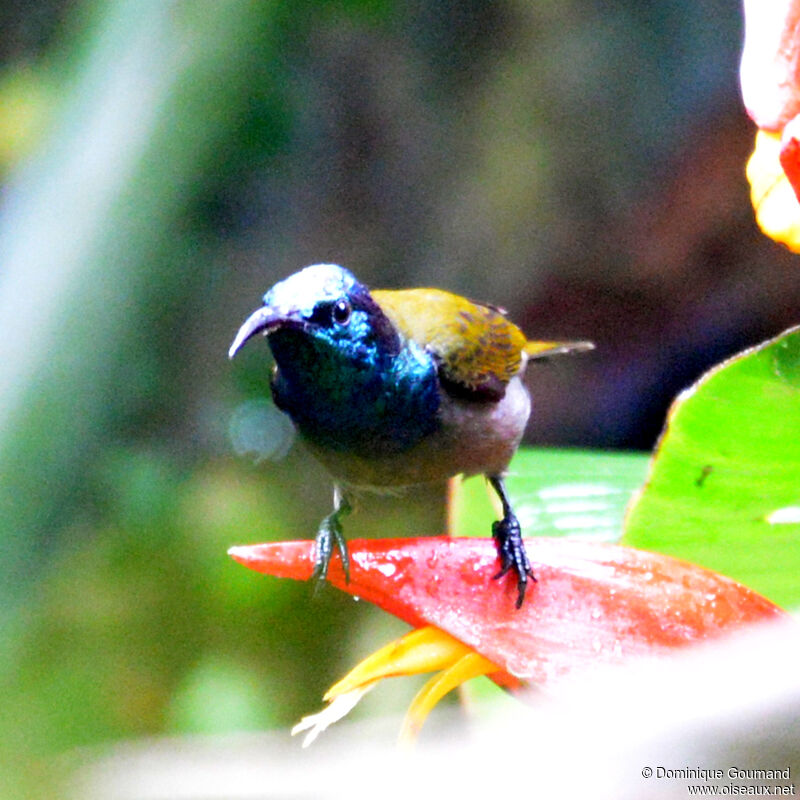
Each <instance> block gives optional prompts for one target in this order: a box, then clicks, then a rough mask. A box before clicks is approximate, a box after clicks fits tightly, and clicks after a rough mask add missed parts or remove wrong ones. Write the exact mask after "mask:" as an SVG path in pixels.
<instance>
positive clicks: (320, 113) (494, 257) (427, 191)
mask: <svg viewBox="0 0 800 800" xmlns="http://www.w3.org/2000/svg"><path fill="white" fill-rule="evenodd" d="M741 27H742V21H741V14H740V8H739V4H738V3H736V2H733V0H709V2H706V3H702V4H698V3H694V2H692V1H691V0H668V1H667V2H661V3H658V4H652V5H648V4H641V3H640V2H638V1H637V0H623V1H622V2H618V3H615V4H613V5H608V4H603V3H596V2H592V0H571V1H570V2H561V3H553V2H540V3H526V2H521V1H519V0H507V1H506V2H500V3H493V4H488V3H480V2H474V0H472V1H468V2H462V3H458V4H456V3H453V4H450V3H439V2H434V1H432V0H427V1H423V0H412V2H406V3H395V2H388V0H387V2H380V0H365V1H364V2H358V1H357V0H353V2H343V3H333V2H311V1H310V0H306V1H305V2H295V3H277V2H269V1H268V0H262V1H261V2H248V0H214V1H213V2H212V0H174V1H173V2H165V0H81V1H77V0H71V1H69V0H11V1H9V0H5V2H2V3H0V556H2V557H1V558H0V598H1V599H2V606H0V608H2V611H0V664H1V665H2V668H1V669H0V704H2V706H3V707H4V708H5V709H6V710H9V709H13V711H14V713H4V714H2V715H0V739H2V742H3V749H4V753H3V759H4V760H6V763H8V764H14V765H16V766H15V768H14V769H7V770H3V769H0V774H2V776H3V780H5V781H8V782H9V785H10V784H13V783H14V782H15V781H16V780H17V778H19V775H20V774H22V772H24V773H25V774H27V775H33V776H35V777H34V779H35V780H36V781H40V780H44V777H43V776H46V775H47V766H46V764H47V762H46V760H44V761H42V760H40V759H41V758H42V757H44V756H46V755H47V754H50V753H62V752H69V751H71V750H72V749H73V748H75V747H78V746H83V745H96V744H102V743H107V742H112V741H117V740H121V739H127V738H131V737H139V736H144V735H151V734H161V733H170V734H183V733H197V732H203V733H219V732H229V731H237V730H262V729H266V728H272V727H278V728H281V729H283V728H286V727H288V726H289V725H290V724H291V723H292V722H294V721H295V720H296V719H297V718H298V717H299V716H300V715H301V714H302V713H305V712H308V711H311V710H314V709H315V708H316V706H317V705H318V701H319V697H320V696H321V694H322V692H323V691H324V689H325V688H326V687H327V685H328V684H329V683H331V682H332V681H333V680H335V679H336V678H338V677H339V676H340V674H341V673H342V672H343V671H344V670H345V669H347V668H348V667H349V666H350V665H351V664H352V663H353V662H354V661H355V660H356V659H357V658H359V657H361V656H363V655H365V654H366V653H367V652H369V651H370V650H371V649H374V647H375V646H376V645H379V644H383V643H384V642H385V641H386V640H387V639H388V638H389V637H390V636H391V635H393V634H394V633H396V632H398V631H400V630H402V626H400V625H399V624H397V625H395V624H394V623H393V622H392V621H391V620H388V619H386V618H385V617H384V616H383V615H381V614H380V612H375V611H374V610H372V609H369V608H367V607H365V606H364V604H356V603H354V602H353V601H352V600H350V599H348V598H345V597H340V596H337V595H336V593H335V592H334V591H333V590H330V591H324V592H322V593H321V594H320V595H319V596H318V597H317V598H316V599H313V600H312V597H311V593H310V590H309V587H307V586H304V585H296V584H291V583H288V582H286V583H279V582H277V581H272V580H269V579H265V578H263V577H259V576H257V575H255V574H253V573H250V572H248V571H246V570H244V569H242V568H241V567H238V566H237V565H235V564H233V563H232V562H231V561H230V560H229V559H228V558H227V557H226V555H225V551H226V549H227V547H228V546H230V545H232V544H236V543H243V542H253V541H259V540H269V539H280V538H287V539H289V538H305V537H310V536H311V535H312V534H313V532H314V530H315V526H316V525H317V523H318V521H319V519H320V518H321V516H322V515H323V514H324V513H327V510H328V509H329V505H330V485H329V481H328V479H327V478H326V477H325V475H324V474H323V472H322V471H321V470H320V468H319V467H317V466H316V465H315V464H314V463H313V462H312V461H311V460H310V459H309V458H308V457H307V456H306V454H305V453H304V452H303V451H302V449H301V448H300V447H296V446H294V447H290V441H289V439H288V438H287V437H288V436H289V433H288V432H287V429H286V427H285V425H283V423H282V418H280V417H277V416H276V415H275V413H274V410H273V409H272V408H271V407H270V406H269V405H265V404H263V403H262V402H260V401H261V400H263V398H265V397H268V376H269V361H268V355H267V350H266V348H265V347H253V348H247V349H246V350H245V351H244V353H243V355H242V356H241V360H239V359H237V362H236V363H235V364H230V363H229V362H228V360H227V358H226V351H227V347H228V345H229V344H230V341H231V339H232V337H233V335H234V333H235V332H236V330H237V328H238V326H239V324H240V323H241V322H242V321H243V319H244V318H245V316H246V315H247V314H248V313H249V312H250V311H252V310H253V309H254V308H255V307H256V306H257V305H258V304H259V299H260V296H261V294H262V293H263V292H264V291H265V290H266V289H267V288H268V287H269V286H270V285H271V284H272V283H274V282H275V281H276V280H278V279H280V278H282V277H284V276H285V275H287V274H289V273H290V272H293V271H295V270H296V269H298V268H299V267H301V266H304V265H306V264H309V263H313V262H319V261H336V262H339V263H343V264H345V265H346V266H349V267H350V268H351V269H352V270H353V271H354V272H356V274H357V275H358V276H359V277H360V278H362V279H363V280H364V281H365V282H367V283H368V284H370V285H373V286H386V287H394V286H404V285H420V284H427V285H436V286H442V287H445V288H448V289H450V290H453V291H456V292H459V293H463V294H466V295H469V296H472V297H476V298H481V299H487V300H491V301H492V302H495V303H498V304H501V305H504V306H506V307H507V308H508V309H509V310H510V312H511V314H512V317H513V318H514V319H515V320H517V321H519V322H520V323H521V324H522V326H523V327H524V328H525V330H526V331H527V332H528V333H529V334H531V335H534V336H537V337H542V338H548V337H579V338H590V339H593V340H594V341H595V342H596V343H597V345H598V349H597V351H596V353H594V354H592V355H591V356H584V357H581V358H576V359H574V360H570V361H569V362H568V363H562V364H554V365H552V366H545V367H541V368H539V369H537V370H536V372H535V373H534V375H532V378H531V381H532V386H533V389H534V415H533V418H532V421H531V425H530V428H529V432H528V440H529V441H530V442H532V443H538V444H562V445H564V444H569V445H582V446H592V447H602V448H639V449H641V448H645V449H646V448H649V447H650V446H651V445H652V443H653V441H654V439H655V437H656V435H657V433H658V431H659V429H660V426H661V423H662V421H663V418H664V413H665V410H666V408H667V405H668V403H669V401H670V400H671V398H672V397H673V396H674V395H675V394H676V393H677V392H678V391H679V390H680V389H682V388H683V387H685V386H686V385H687V384H688V383H689V382H691V381H692V380H693V379H694V378H696V377H697V376H698V375H699V374H701V372H702V371H703V370H704V369H705V368H706V367H708V366H709V365H711V364H712V363H715V362H716V361H718V360H719V359H720V358H722V357H724V356H727V355H730V354H732V353H733V352H735V351H737V350H738V349H740V348H741V347H742V346H745V345H749V344H754V343H755V342H757V341H759V340H761V339H762V338H765V337H766V336H768V335H773V334H775V333H777V332H778V331H780V330H781V329H782V328H784V327H786V326H788V325H789V324H792V323H794V322H796V321H797V319H796V308H797V304H798V301H799V300H800V271H799V270H798V269H797V265H796V263H795V259H794V257H792V256H791V255H790V254H788V253H787V252H786V251H784V250H783V249H782V248H780V247H779V246H777V245H775V244H773V243H771V242H770V241H769V240H767V239H766V238H765V237H763V236H761V235H760V234H759V232H758V231H757V229H756V227H755V224H754V222H753V220H752V211H751V208H750V205H749V200H748V194H747V187H746V184H745V180H744V163H745V159H746V157H747V154H748V152H749V150H750V147H751V142H752V136H753V133H754V129H753V126H752V125H751V123H749V121H748V120H747V118H746V117H745V115H744V112H743V110H742V108H741V104H740V100H739V96H738V78H737V68H738V57H739V49H740V43H741V37H742V30H741ZM245 451H249V452H245ZM287 451H288V452H287ZM443 519H444V508H443V505H442V498H441V494H440V493H439V492H438V491H437V490H434V489H432V490H430V491H427V492H421V493H417V494H415V495H414V497H413V498H410V499H406V500H402V501H398V500H375V501H374V502H370V503H369V504H368V505H367V506H365V508H364V509H363V510H362V511H361V513H359V514H357V515H355V516H354V517H352V518H351V519H348V533H349V534H350V535H351V536H357V535H368V534H369V535H372V534H373V533H375V532H376V531H379V532H380V533H381V534H382V535H399V534H402V533H417V534H426V533H437V532H440V530H441V527H442V524H443ZM409 696H410V693H407V692H403V693H402V699H397V700H395V698H393V697H392V696H391V692H383V700H382V701H380V702H383V703H384V704H386V707H390V708H395V707H398V708H399V707H401V706H402V705H403V703H404V702H405V700H406V699H407V698H408V697H409ZM376 702H378V701H376ZM394 703H396V705H393V704H394ZM376 707H377V706H375V705H373V706H372V708H373V709H374V708H376ZM365 713H368V712H365ZM19 765H25V766H24V769H23V768H21V767H20V766H19ZM21 780H24V779H21ZM1 788H2V786H0V789H1Z"/></svg>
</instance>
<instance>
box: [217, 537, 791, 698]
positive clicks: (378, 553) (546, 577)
mask: <svg viewBox="0 0 800 800" xmlns="http://www.w3.org/2000/svg"><path fill="white" fill-rule="evenodd" d="M526 546H527V548H528V552H529V554H530V556H531V559H532V562H533V569H534V572H535V574H536V577H537V579H538V580H537V583H535V584H534V585H533V586H532V587H531V588H530V589H529V592H528V595H527V596H526V600H525V603H524V604H523V606H522V608H521V609H519V610H517V609H516V608H515V607H514V599H515V596H516V595H515V589H514V586H513V585H512V583H513V582H507V581H505V580H499V581H495V580H493V579H492V576H493V575H494V574H495V573H496V572H497V570H498V561H497V554H496V550H495V546H494V543H493V542H492V540H491V539H475V538H465V539H457V538H451V537H445V536H441V537H426V538H419V539H399V540H395V539H377V540H359V541H353V542H351V543H350V546H349V549H350V559H351V571H350V581H349V582H345V577H344V574H343V572H342V569H341V563H340V562H339V560H338V559H337V560H335V561H334V562H333V563H332V564H331V570H330V572H329V576H328V578H329V580H330V582H331V583H333V584H334V585H335V586H337V587H338V588H340V589H342V590H344V591H346V592H349V593H350V594H353V595H356V596H359V597H361V598H363V599H365V600H369V601H371V602H373V603H375V604H377V605H379V606H381V607H382V608H384V609H385V610H386V611H389V612H390V613H392V614H394V615H396V616H397V617H400V618H401V619H403V620H405V621H406V622H408V623H409V624H411V625H412V626H414V627H415V628H419V627H423V626H425V625H433V626H435V627H437V628H439V629H441V630H443V631H445V632H447V633H448V634H450V635H451V636H453V637H454V638H455V639H458V640H459V641H461V642H463V643H464V644H466V645H468V646H469V647H471V648H472V649H474V650H475V651H477V652H478V653H480V654H481V655H482V656H484V657H485V658H487V659H488V660H489V661H491V662H493V663H495V664H497V665H498V666H501V667H502V668H503V669H504V670H505V671H506V673H495V674H493V675H492V677H493V678H494V679H496V680H497V681H498V682H499V683H501V684H508V683H510V684H512V685H513V684H514V683H515V681H514V680H513V678H512V676H516V677H518V678H523V679H526V680H531V681H534V682H537V683H543V682H547V681H549V680H552V679H554V678H557V677H560V676H561V675H564V674H566V673H567V672H569V671H571V670H573V669H575V668H578V667H582V666H587V665H590V664H598V663H609V662H612V663H613V662H619V661H621V660H623V659H625V658H628V657H630V656H641V655H656V654H659V653H662V652H665V651H668V650H670V649H672V648H674V647H679V646H681V645H685V644H689V643H692V642H697V641H701V640H705V639H709V638H713V637H716V636H719V635H721V634H723V633H724V632H726V631H728V630H730V629H733V628H736V627H738V626H741V625H745V624H748V623H753V622H757V621H761V620H767V619H773V618H776V617H778V616H781V615H782V614H783V612H782V611H781V610H780V609H779V608H778V607H777V606H775V605H774V604H773V603H771V602H769V601H768V600H766V599H765V598H764V597H762V596H760V595H758V594H756V593H755V592H753V591H752V590H750V589H748V588H746V587H744V586H742V585H740V584H738V583H736V582H735V581H732V580H730V579H729V578H726V577H724V576H721V575H718V574H716V573H713V572H710V571H708V570H706V569H703V568H701V567H698V566H696V565H693V564H688V563H685V562H682V561H678V560H676V559H674V558H670V557H668V556H663V555H660V554H656V553H649V552H645V551H641V550H634V549H632V548H627V547H620V546H616V545H609V544H596V543H588V542H579V541H574V540H565V539H552V538H540V539H528V540H527V541H526ZM230 554H231V556H232V557H233V558H235V559H236V560H237V561H239V562H240V563H242V564H244V565H245V566H247V567H250V568H251V569H254V570H257V571H259V572H265V573H268V574H271V575H275V576H278V577H287V578H295V579H298V580H307V579H308V578H310V577H311V571H312V567H313V555H314V544H313V543H312V542H310V541H299V542H279V543H270V544H259V545H251V546H243V547H234V548H231V550H230Z"/></svg>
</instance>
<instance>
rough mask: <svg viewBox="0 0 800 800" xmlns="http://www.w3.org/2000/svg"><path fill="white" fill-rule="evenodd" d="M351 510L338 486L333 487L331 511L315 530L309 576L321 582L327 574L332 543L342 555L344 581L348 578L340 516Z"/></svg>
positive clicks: (348, 568)
mask: <svg viewBox="0 0 800 800" xmlns="http://www.w3.org/2000/svg"><path fill="white" fill-rule="evenodd" d="M350 511H352V507H351V505H350V502H349V500H348V499H347V497H346V495H345V494H344V492H343V491H342V489H341V487H340V486H337V485H334V487H333V513H332V514H328V516H327V517H325V519H323V520H322V522H321V523H320V525H319V530H318V531H317V538H316V541H315V544H316V553H315V555H314V571H313V572H312V573H311V577H312V578H315V579H316V580H317V581H318V582H319V583H322V582H323V581H324V580H325V578H326V577H327V575H328V566H329V565H330V563H331V556H332V555H333V548H334V545H335V546H336V547H338V548H339V554H340V555H341V557H342V569H343V570H344V579H345V581H349V580H350V558H349V556H348V555H347V542H346V541H345V539H344V534H343V533H342V523H341V517H343V516H345V514H349V513H350Z"/></svg>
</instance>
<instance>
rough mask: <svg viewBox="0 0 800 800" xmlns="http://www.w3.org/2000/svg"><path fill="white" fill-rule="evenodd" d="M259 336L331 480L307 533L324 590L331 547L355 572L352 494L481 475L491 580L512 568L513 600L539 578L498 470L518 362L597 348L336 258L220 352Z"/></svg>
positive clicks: (522, 419) (510, 422) (273, 299)
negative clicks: (394, 285)
mask: <svg viewBox="0 0 800 800" xmlns="http://www.w3.org/2000/svg"><path fill="white" fill-rule="evenodd" d="M257 334H261V335H263V336H264V337H266V340H267V343H268V345H269V349H270V350H271V352H272V356H273V359H274V367H273V372H272V378H271V382H270V388H271V391H272V396H273V400H274V402H275V405H276V406H277V407H278V408H279V409H280V410H281V411H282V412H284V413H286V414H288V416H289V417H290V418H291V420H292V422H293V423H294V426H295V427H296V429H297V430H298V432H299V435H300V438H301V439H302V440H303V441H304V442H305V444H306V445H307V447H308V448H309V449H310V451H311V453H312V454H313V455H314V456H315V457H316V458H317V459H318V460H319V461H320V462H321V463H322V464H323V466H324V467H325V468H326V469H327V470H328V472H329V473H330V475H331V476H332V478H333V487H334V492H333V495H334V502H333V511H332V513H330V514H329V515H328V516H326V517H325V518H324V519H323V520H322V522H321V523H320V525H319V529H318V531H317V534H316V537H315V561H314V571H313V577H314V578H316V579H317V581H318V584H319V583H321V582H324V580H325V578H326V576H327V573H328V566H329V563H330V561H331V558H332V555H333V552H334V546H335V547H336V548H337V549H338V550H339V553H340V557H341V562H342V567H343V569H344V572H345V575H346V576H347V575H349V558H348V554H347V545H346V541H345V538H344V535H343V529H342V518H343V517H344V516H345V515H347V514H348V513H350V512H351V510H352V508H353V497H355V496H358V495H360V494H362V493H364V492H379V493H381V492H383V493H386V492H388V493H394V492H396V491H399V490H403V489H406V488H408V487H413V486H416V485H420V484H426V483H433V482H442V481H445V480H448V479H450V478H452V477H455V476H457V475H465V476H469V475H477V474H483V475H485V476H486V478H487V479H488V482H489V484H490V485H491V486H492V487H493V489H494V491H495V492H496V493H497V496H498V497H499V500H500V504H501V506H502V518H501V519H499V520H497V521H495V522H494V523H493V525H492V536H493V539H494V542H495V545H496V548H497V553H498V557H499V562H500V569H499V571H498V572H497V574H496V575H495V576H494V577H495V578H496V579H500V578H502V577H503V576H505V575H507V574H508V573H512V574H513V576H514V577H515V578H516V590H517V597H516V602H515V605H516V607H517V608H520V607H521V606H522V604H523V601H524V599H525V593H526V590H527V587H528V584H529V581H535V580H536V578H535V576H534V573H533V570H532V569H531V564H530V561H529V559H528V555H527V552H526V549H525V545H524V542H523V539H522V532H521V528H520V523H519V520H518V518H517V516H516V515H515V513H514V510H513V508H512V505H511V502H510V500H509V497H508V493H507V491H506V488H505V483H504V475H505V473H506V469H507V467H508V465H509V462H510V461H511V458H512V456H513V455H514V453H515V452H516V450H517V448H518V447H519V444H520V441H521V439H522V435H523V433H524V430H525V426H526V423H527V421H528V417H529V415H530V410H531V399H530V393H529V390H528V388H527V386H526V385H525V383H524V382H523V376H524V373H525V368H526V365H527V363H528V361H530V360H532V359H539V358H549V357H551V356H556V355H562V354H567V353H579V352H583V351H587V350H591V349H593V347H594V345H593V344H592V343H591V342H588V341H564V342H558V341H532V340H528V339H527V338H526V336H525V335H524V334H523V333H522V331H521V330H520V328H518V327H517V326H516V325H515V324H514V323H512V322H511V321H510V320H509V319H508V317H507V316H506V312H505V311H504V310H503V309H501V308H499V307H498V306H495V305H490V304H488V303H480V302H474V301H472V300H468V299H467V298H465V297H461V296H459V295H457V294H453V293H451V292H448V291H445V290H443V289H436V288H412V289H375V290H372V291H371V290H370V289H368V288H367V286H365V285H364V284H363V283H361V282H360V281H359V280H357V279H356V277H355V276H354V275H353V273H351V272H350V271H349V270H347V269H346V268H344V267H341V266H339V265H338V264H312V265H311V266H307V267H305V268H303V269H301V270H299V271H298V272H295V273H293V274H291V275H290V276H289V277H287V278H285V279H284V280H281V281H279V282H278V283H276V284H275V285H274V286H273V287H272V288H271V289H269V291H267V292H266V294H264V296H263V298H262V305H261V306H260V307H259V308H257V309H256V310H255V311H254V312H253V313H252V314H250V316H249V317H247V319H246V320H245V322H244V323H243V324H242V326H241V327H240V328H239V330H238V332H237V333H236V335H235V337H234V340H233V343H232V344H231V346H230V349H229V351H228V357H229V358H231V359H232V358H233V357H234V356H235V355H236V354H237V353H238V352H239V351H240V350H241V348H242V347H243V345H244V344H245V343H246V342H248V341H249V340H251V339H252V338H253V337H255V336H256V335H257Z"/></svg>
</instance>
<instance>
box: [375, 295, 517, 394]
mask: <svg viewBox="0 0 800 800" xmlns="http://www.w3.org/2000/svg"><path fill="white" fill-rule="evenodd" d="M372 296H373V298H374V300H375V302H376V303H377V304H378V305H379V306H380V307H381V308H382V309H383V311H384V313H385V314H386V316H387V317H389V319H390V320H391V321H392V322H393V323H394V325H395V326H396V327H397V329H398V330H399V331H400V333H401V334H402V335H403V336H405V337H406V338H407V339H411V340H412V341H414V342H416V343H417V344H418V345H419V346H420V347H423V348H424V349H425V350H427V351H428V352H429V353H431V354H432V355H433V356H434V357H435V358H436V360H437V362H438V364H439V376H440V378H441V380H442V383H443V384H444V386H445V388H446V389H447V390H448V391H450V392H451V393H453V394H457V395H460V396H464V397H469V398H472V399H476V400H478V399H486V400H498V399H500V398H501V397H502V396H503V394H504V393H505V388H506V384H507V383H508V382H509V381H510V380H511V379H512V378H513V377H514V376H515V375H516V374H517V373H518V372H519V371H520V369H521V367H522V359H523V355H522V354H523V351H524V350H525V348H526V345H527V342H526V339H525V335H524V334H523V333H522V331H521V330H520V329H519V328H518V327H517V326H516V325H514V324H513V323H512V322H510V321H509V320H508V319H507V318H506V316H505V314H504V313H503V312H502V311H501V310H500V309H499V308H495V307H494V306H490V305H483V304H480V303H473V302H472V301H470V300H467V299H466V298H465V297H460V296H458V295H455V294H451V293H450V292H445V291H443V290H441V289H402V290H396V291H391V290H382V291H374V292H372Z"/></svg>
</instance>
